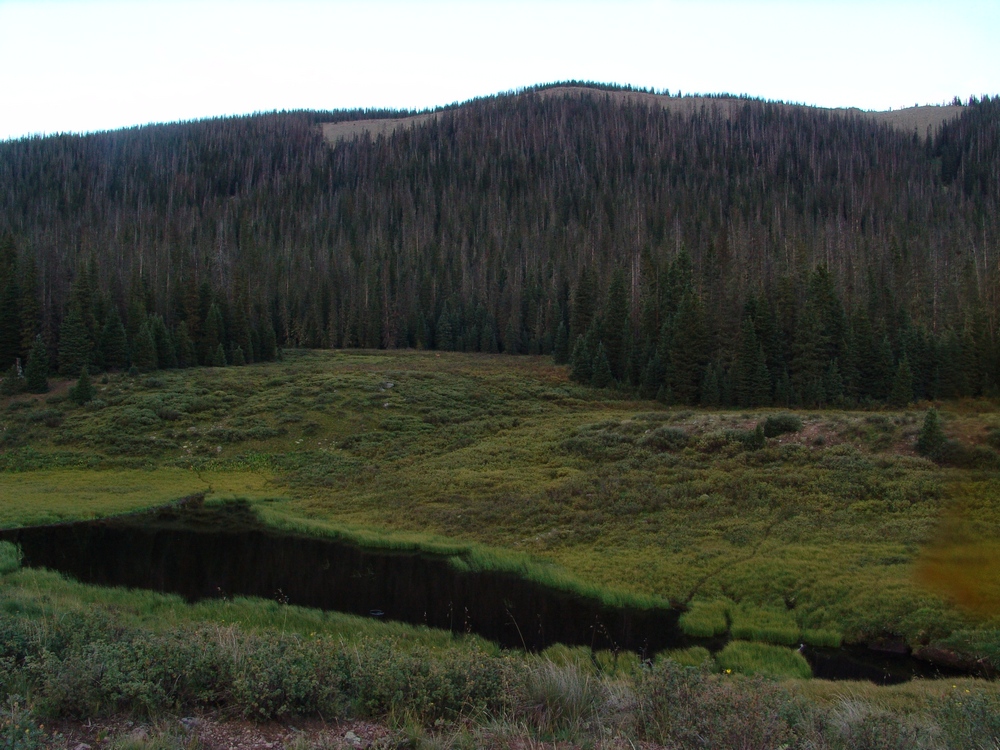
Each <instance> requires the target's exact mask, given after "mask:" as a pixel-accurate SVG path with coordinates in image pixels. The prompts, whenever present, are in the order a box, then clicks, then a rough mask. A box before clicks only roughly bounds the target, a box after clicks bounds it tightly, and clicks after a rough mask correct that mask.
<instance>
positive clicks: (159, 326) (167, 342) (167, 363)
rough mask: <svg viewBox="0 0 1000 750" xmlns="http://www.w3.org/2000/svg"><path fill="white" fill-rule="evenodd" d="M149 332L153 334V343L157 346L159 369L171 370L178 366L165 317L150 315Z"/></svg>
mask: <svg viewBox="0 0 1000 750" xmlns="http://www.w3.org/2000/svg"><path fill="white" fill-rule="evenodd" d="M149 332H150V334H152V336H153V345H154V346H155V347H156V365H157V369H160V370H169V369H173V368H174V367H177V353H176V351H175V350H174V342H173V341H172V340H171V337H170V333H169V332H168V331H167V326H166V324H165V323H164V322H163V318H162V317H160V316H159V315H151V316H150V317H149Z"/></svg>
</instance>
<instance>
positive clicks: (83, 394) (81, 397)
mask: <svg viewBox="0 0 1000 750" xmlns="http://www.w3.org/2000/svg"><path fill="white" fill-rule="evenodd" d="M94 392H95V391H94V384H93V383H91V382H90V373H88V372H87V368H86V367H84V368H83V369H82V370H80V378H79V379H78V380H77V381H76V385H74V386H73V387H72V388H70V389H69V398H70V401H73V402H74V403H75V404H76V405H77V406H83V405H84V404H85V403H87V402H88V401H90V400H92V399H93V398H94Z"/></svg>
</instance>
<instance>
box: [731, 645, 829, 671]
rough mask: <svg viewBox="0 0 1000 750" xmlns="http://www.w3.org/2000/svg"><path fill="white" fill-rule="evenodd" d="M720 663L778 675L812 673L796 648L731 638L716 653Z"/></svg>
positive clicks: (741, 669) (735, 667)
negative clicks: (732, 639)
mask: <svg viewBox="0 0 1000 750" xmlns="http://www.w3.org/2000/svg"><path fill="white" fill-rule="evenodd" d="M715 660H716V661H717V662H718V664H719V667H720V668H721V669H724V670H732V671H733V672H737V673H739V674H745V675H750V676H752V675H760V676H762V677H772V678H776V679H781V678H785V677H798V678H807V677H812V668H811V667H810V666H809V662H807V661H806V659H805V657H804V656H803V655H802V654H800V653H799V652H798V651H795V650H793V649H790V648H783V647H782V646H770V645H768V644H766V643H749V642H748V641H730V642H729V643H728V644H727V645H726V647H725V648H724V649H722V651H720V652H719V653H717V654H716V655H715Z"/></svg>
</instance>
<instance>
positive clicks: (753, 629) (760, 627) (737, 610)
mask: <svg viewBox="0 0 1000 750" xmlns="http://www.w3.org/2000/svg"><path fill="white" fill-rule="evenodd" d="M729 618H730V621H731V625H730V629H729V630H730V633H731V634H732V636H733V638H739V639H743V640H748V641H763V642H765V643H779V644H782V645H784V646H794V645H796V644H797V643H798V642H799V626H798V625H797V624H796V622H795V620H793V619H792V616H791V615H790V614H789V613H788V612H787V611H785V610H779V609H769V608H764V607H752V606H749V605H734V606H732V607H730V608H729Z"/></svg>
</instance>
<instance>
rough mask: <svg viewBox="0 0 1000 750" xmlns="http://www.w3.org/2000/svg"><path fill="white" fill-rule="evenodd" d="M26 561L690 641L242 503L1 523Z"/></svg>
mask: <svg viewBox="0 0 1000 750" xmlns="http://www.w3.org/2000/svg"><path fill="white" fill-rule="evenodd" d="M0 538H4V539H7V540H10V541H13V542H16V543H17V544H20V545H21V548H22V551H23V552H24V563H25V565H28V566H33V567H46V568H50V569H52V570H58V571H60V572H62V573H65V574H67V575H69V576H72V577H73V578H75V579H77V580H79V581H83V582H85V583H94V584H98V585H103V586H127V587H131V588H143V589H152V590H155V591H162V592H171V593H176V594H180V595H181V596H183V597H185V598H187V599H188V600H192V601H193V600H197V599H204V598H214V597H221V596H234V595H240V596H257V597H262V598H266V599H277V600H279V601H281V602H287V603H289V604H296V605H300V606H304V607H315V608H318V609H325V610H336V611H339V612H349V613H354V614H359V615H365V616H376V617H383V618H385V619H390V620H397V621H400V622H407V623H411V624H419V625H428V626H430V627H435V628H444V629H447V630H451V631H453V632H467V633H476V634H478V635H480V636H482V637H484V638H488V639H490V640H492V641H495V642H497V643H499V644H500V645H502V646H506V647H509V648H525V649H529V650H540V649H543V648H546V647H547V646H550V645H552V644H554V643H564V644H567V645H572V646H577V645H583V646H589V647H591V648H593V649H595V650H596V649H615V650H618V649H627V650H631V651H635V652H637V653H639V654H640V656H642V657H644V658H647V657H650V656H652V655H654V654H655V653H656V652H658V651H662V650H665V649H671V648H682V647H686V646H691V645H705V646H707V647H709V648H710V649H712V650H715V649H717V648H719V647H720V646H721V645H722V642H721V641H718V640H716V641H702V640H699V639H693V638H688V637H686V636H684V635H683V633H681V631H680V628H679V627H678V623H677V621H678V617H679V615H680V612H679V611H677V610H673V609H632V608H616V607H609V606H606V605H604V604H602V603H601V602H599V601H597V600H593V599H588V598H585V597H581V596H577V595H574V594H570V593H567V592H564V591H559V590H554V589H549V588H546V587H544V586H542V585H540V584H537V583H534V582H532V581H526V580H524V579H522V578H518V577H517V576H513V575H509V574H504V573H496V572H462V571H459V570H457V569H456V568H454V567H453V566H451V565H450V564H449V563H448V560H447V559H446V558H444V557H441V556H433V555H428V554H421V553H416V552H394V551H386V550H375V549H367V548H363V547H359V546H357V545H353V544H349V543H345V542H338V541H333V540H329V539H319V538H315V537H309V536H305V535H299V534H291V533H287V532H282V531H278V530H275V529H272V528H269V527H267V526H265V525H263V524H262V523H261V522H260V521H259V520H258V519H257V518H256V516H255V515H254V513H253V511H252V510H251V509H250V508H249V506H247V505H246V504H242V503H231V504H227V505H224V506H213V507H208V508H207V507H204V506H203V505H201V503H200V502H198V501H197V500H193V501H190V502H186V503H179V504H176V505H172V506H169V507H164V508H159V509H156V510H154V511H150V512H146V513H136V514H131V515H127V516H119V517H117V518H111V519H102V520H97V521H85V522H76V523H66V524H56V525H51V526H36V527H30V528H23V529H10V530H5V531H0ZM803 653H804V654H805V656H806V658H807V659H808V660H809V662H810V663H811V665H812V667H813V672H814V674H815V675H816V676H817V677H823V678H826V679H864V680H871V681H873V682H879V683H886V684H888V683H894V682H902V681H905V680H909V679H912V678H913V677H914V676H921V677H940V676H948V675H952V674H958V673H957V672H955V671H954V670H944V669H937V668H935V667H933V666H932V665H930V664H928V663H927V662H922V661H919V660H917V659H913V658H912V657H909V656H906V655H885V654H876V653H874V652H872V651H870V650H869V649H866V648H864V647H863V646H862V647H857V648H843V649H812V648H806V649H805V650H804V652H803Z"/></svg>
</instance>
